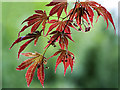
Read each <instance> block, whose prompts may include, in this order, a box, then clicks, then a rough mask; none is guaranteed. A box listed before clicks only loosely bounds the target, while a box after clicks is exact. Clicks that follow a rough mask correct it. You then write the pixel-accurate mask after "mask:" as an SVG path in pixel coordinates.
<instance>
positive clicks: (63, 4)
mask: <svg viewBox="0 0 120 90" xmlns="http://www.w3.org/2000/svg"><path fill="white" fill-rule="evenodd" d="M46 6H54V7H53V8H52V9H51V11H50V13H49V15H50V16H52V15H53V14H55V13H57V16H58V19H59V18H60V15H61V13H62V11H63V9H64V11H65V13H66V15H67V12H66V10H67V0H53V1H52V2H50V3H49V4H47V5H46Z"/></svg>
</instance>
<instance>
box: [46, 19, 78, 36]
mask: <svg viewBox="0 0 120 90" xmlns="http://www.w3.org/2000/svg"><path fill="white" fill-rule="evenodd" d="M48 23H49V24H52V25H51V26H50V27H49V29H48V32H47V34H46V36H47V35H48V34H49V32H50V31H52V30H53V29H54V28H56V27H57V28H56V31H60V32H62V31H63V29H64V27H65V25H66V23H67V20H65V21H60V20H51V21H49V22H48ZM69 27H72V28H74V29H75V30H77V29H76V28H75V27H74V26H73V25H72V24H71V21H68V24H67V26H66V28H65V32H66V33H70V28H69ZM77 31H78V30H77Z"/></svg>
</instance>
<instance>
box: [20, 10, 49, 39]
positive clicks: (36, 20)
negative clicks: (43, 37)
mask: <svg viewBox="0 0 120 90" xmlns="http://www.w3.org/2000/svg"><path fill="white" fill-rule="evenodd" d="M35 13H37V14H34V15H32V16H30V17H28V18H27V19H26V20H24V21H23V22H22V24H23V23H24V22H27V24H28V25H25V26H24V27H23V28H22V29H21V31H20V32H19V34H18V37H19V36H20V33H21V32H23V31H24V30H25V29H26V28H28V27H30V26H32V28H31V33H32V32H35V31H36V30H37V28H38V27H39V26H40V24H41V23H42V29H43V34H44V29H45V24H46V21H47V20H48V19H49V18H48V16H47V14H46V11H44V12H43V11H42V10H35Z"/></svg>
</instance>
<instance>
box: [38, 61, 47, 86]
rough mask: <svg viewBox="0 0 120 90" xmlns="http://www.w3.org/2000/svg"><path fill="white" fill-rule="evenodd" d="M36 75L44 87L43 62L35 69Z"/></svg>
mask: <svg viewBox="0 0 120 90" xmlns="http://www.w3.org/2000/svg"><path fill="white" fill-rule="evenodd" d="M37 77H38V79H39V80H40V82H41V84H42V86H43V88H44V79H45V74H44V64H43V63H42V64H41V65H40V67H39V68H38V70H37Z"/></svg>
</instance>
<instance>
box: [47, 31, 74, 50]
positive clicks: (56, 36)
mask: <svg viewBox="0 0 120 90" xmlns="http://www.w3.org/2000/svg"><path fill="white" fill-rule="evenodd" d="M52 34H53V36H52V37H51V38H50V40H49V41H48V43H49V44H48V45H47V46H46V47H45V48H47V47H48V46H49V45H55V42H57V41H58V40H59V45H60V47H61V49H64V48H65V47H66V49H68V39H67V38H69V39H70V40H71V41H73V40H72V37H71V35H70V34H71V33H62V32H60V31H53V32H52V33H50V34H49V35H52ZM73 42H74V41H73Z"/></svg>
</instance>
